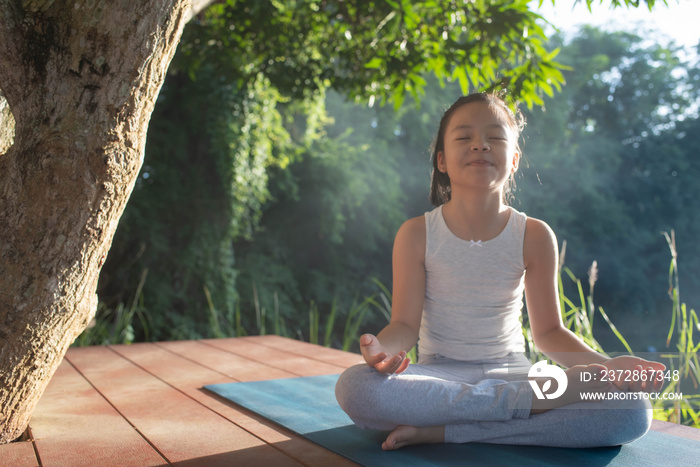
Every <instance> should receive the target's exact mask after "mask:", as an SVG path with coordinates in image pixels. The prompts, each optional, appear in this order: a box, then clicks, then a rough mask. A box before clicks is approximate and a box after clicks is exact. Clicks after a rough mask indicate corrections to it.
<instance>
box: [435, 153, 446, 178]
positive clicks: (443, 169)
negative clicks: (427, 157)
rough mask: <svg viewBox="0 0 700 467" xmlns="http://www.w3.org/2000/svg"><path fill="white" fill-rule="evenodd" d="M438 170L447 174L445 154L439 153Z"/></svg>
mask: <svg viewBox="0 0 700 467" xmlns="http://www.w3.org/2000/svg"><path fill="white" fill-rule="evenodd" d="M437 168H438V170H439V171H440V172H442V173H447V165H446V164H445V153H444V152H442V151H438V153H437Z"/></svg>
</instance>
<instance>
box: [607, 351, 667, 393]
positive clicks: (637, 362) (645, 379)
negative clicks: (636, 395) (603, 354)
mask: <svg viewBox="0 0 700 467" xmlns="http://www.w3.org/2000/svg"><path fill="white" fill-rule="evenodd" d="M602 365H604V366H605V367H606V368H607V369H608V370H609V373H608V376H609V378H608V379H609V380H610V382H612V383H613V384H614V385H615V386H617V387H618V388H620V390H622V391H629V392H640V391H641V392H647V393H648V392H658V391H659V390H660V389H661V387H662V386H663V384H664V381H665V380H664V379H663V378H661V377H659V372H663V371H664V370H665V369H666V365H664V364H663V363H659V362H652V361H649V360H644V359H643V358H639V357H633V356H631V355H623V356H621V357H615V358H611V359H610V360H608V361H606V362H604V363H602Z"/></svg>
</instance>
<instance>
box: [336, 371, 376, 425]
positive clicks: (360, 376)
mask: <svg viewBox="0 0 700 467" xmlns="http://www.w3.org/2000/svg"><path fill="white" fill-rule="evenodd" d="M372 372H376V371H375V370H374V369H372V368H370V367H369V366H368V365H366V364H364V363H362V364H359V365H355V366H351V367H350V368H348V369H347V370H345V371H344V372H343V373H342V374H341V375H340V376H339V377H338V382H337V383H336V385H335V398H336V400H337V401H338V404H339V405H340V407H341V408H342V409H343V410H344V411H345V413H347V414H348V415H350V417H352V416H353V414H354V413H357V412H358V409H359V408H360V406H362V405H365V404H366V400H367V397H366V394H365V391H366V390H367V389H368V388H369V387H371V385H369V384H367V383H368V381H367V380H368V379H369V378H371V376H372V374H371V373H372Z"/></svg>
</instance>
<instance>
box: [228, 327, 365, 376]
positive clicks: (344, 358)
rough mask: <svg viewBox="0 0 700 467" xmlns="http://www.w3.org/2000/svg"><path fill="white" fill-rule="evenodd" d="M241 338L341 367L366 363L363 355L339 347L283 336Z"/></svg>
mask: <svg viewBox="0 0 700 467" xmlns="http://www.w3.org/2000/svg"><path fill="white" fill-rule="evenodd" d="M239 339H243V340H252V341H253V342H255V343H256V344H261V345H266V346H268V347H273V348H275V349H278V350H282V351H285V352H292V353H295V354H297V355H302V356H304V357H307V358H310V359H313V360H319V361H322V362H325V363H329V364H331V365H336V366H339V367H341V368H348V367H351V366H353V365H357V364H359V363H364V359H363V358H362V355H360V354H356V353H351V352H344V351H342V350H338V349H331V348H328V347H322V346H319V345H315V344H310V343H308V342H302V341H297V340H294V339H290V338H288V337H281V336H272V335H270V336H251V337H241V338H239Z"/></svg>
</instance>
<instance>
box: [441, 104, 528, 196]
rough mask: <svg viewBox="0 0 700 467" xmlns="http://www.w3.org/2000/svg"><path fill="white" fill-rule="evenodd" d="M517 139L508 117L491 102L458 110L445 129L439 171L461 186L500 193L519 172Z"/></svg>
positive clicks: (451, 183) (466, 105) (469, 105)
mask: <svg viewBox="0 0 700 467" xmlns="http://www.w3.org/2000/svg"><path fill="white" fill-rule="evenodd" d="M516 143H517V142H516V136H515V134H514V132H513V130H512V129H511V127H510V126H509V125H508V121H507V120H506V116H505V115H503V114H501V113H500V112H499V111H498V109H495V110H494V109H492V108H491V107H490V106H489V104H488V103H487V102H471V103H468V104H465V105H463V106H461V107H459V108H457V109H456V110H455V111H454V113H453V114H452V117H451V118H450V120H449V123H448V124H447V127H446V128H445V134H444V151H440V152H438V153H437V166H438V170H440V171H441V172H444V173H446V174H447V175H448V177H449V178H450V185H451V186H452V191H453V193H454V191H455V189H457V190H458V189H459V188H460V187H470V188H480V189H487V190H489V191H498V192H500V193H501V194H502V193H503V189H504V186H505V183H506V181H507V180H508V178H509V177H510V176H511V175H512V174H513V173H514V172H515V171H516V170H517V168H518V160H519V154H518V152H517V150H516Z"/></svg>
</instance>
